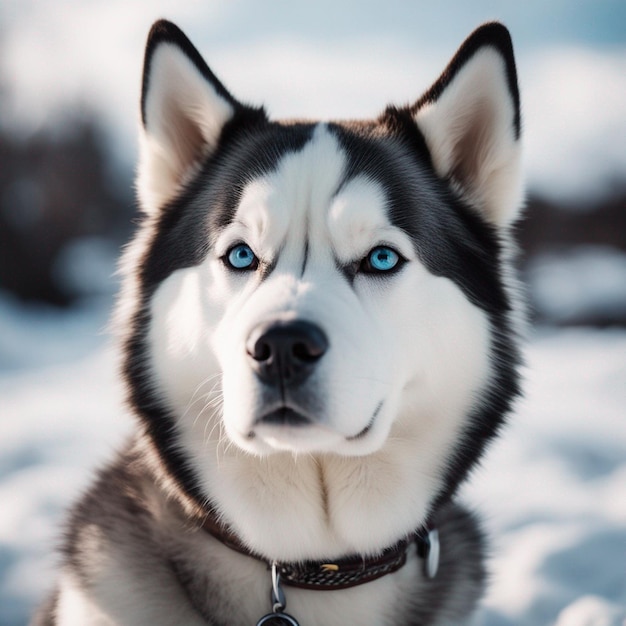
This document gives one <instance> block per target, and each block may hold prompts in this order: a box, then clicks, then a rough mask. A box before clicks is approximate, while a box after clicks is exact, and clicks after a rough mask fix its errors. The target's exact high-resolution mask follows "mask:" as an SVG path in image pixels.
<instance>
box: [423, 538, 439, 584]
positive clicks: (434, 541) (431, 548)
mask: <svg viewBox="0 0 626 626" xmlns="http://www.w3.org/2000/svg"><path fill="white" fill-rule="evenodd" d="M425 543H426V554H425V555H424V573H425V574H426V576H427V577H428V578H434V577H435V576H436V575H437V571H438V570H439V554H440V548H439V531H438V530H437V529H436V528H433V529H432V530H429V531H428V535H426V539H425Z"/></svg>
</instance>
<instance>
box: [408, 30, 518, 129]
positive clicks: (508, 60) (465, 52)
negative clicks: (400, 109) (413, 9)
mask: <svg viewBox="0 0 626 626" xmlns="http://www.w3.org/2000/svg"><path fill="white" fill-rule="evenodd" d="M482 48H494V49H495V50H496V51H497V52H498V53H499V54H500V55H501V56H502V59H503V60H504V64H505V71H506V80H507V86H508V89H509V95H510V96H511V100H512V103H513V110H514V114H513V129H514V132H515V139H519V138H520V134H521V114H520V96H519V87H518V84H517V69H516V67H515V56H514V54H513V43H512V41H511V35H510V33H509V31H508V30H507V28H506V27H505V26H503V25H502V24H500V23H499V22H489V23H487V24H483V25H482V26H480V27H479V28H477V29H476V30H475V31H474V32H473V33H472V34H471V35H470V36H469V37H468V38H467V39H466V40H465V41H464V42H463V44H462V45H461V47H460V48H459V50H458V52H457V53H456V54H455V55H454V57H453V58H452V60H451V61H450V63H449V64H448V66H447V67H446V69H445V70H444V71H443V73H442V74H441V76H440V77H439V79H438V80H437V81H436V82H435V84H434V85H433V86H432V87H431V88H430V89H429V90H428V91H427V92H426V93H425V94H424V95H423V96H422V97H421V98H420V99H419V100H418V102H417V103H416V104H415V106H413V107H412V108H411V111H412V113H413V115H415V114H416V113H417V111H419V110H420V109H421V108H422V107H423V106H424V105H426V104H429V103H431V102H436V101H437V100H438V99H439V96H441V94H442V93H443V92H444V91H445V89H446V87H447V86H448V85H449V84H450V83H451V82H452V80H453V79H454V77H455V76H456V75H457V73H458V72H459V70H460V69H462V68H463V66H464V65H465V64H466V63H467V62H468V61H469V60H470V59H471V58H472V57H473V56H474V55H475V54H476V53H477V52H478V51H479V50H481V49H482Z"/></svg>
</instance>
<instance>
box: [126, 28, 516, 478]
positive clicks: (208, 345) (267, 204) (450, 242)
mask: <svg viewBox="0 0 626 626" xmlns="http://www.w3.org/2000/svg"><path fill="white" fill-rule="evenodd" d="M141 112H142V122H143V125H142V133H141V160H140V166H139V177H138V192H139V199H140V204H141V208H142V210H143V211H144V213H145V214H146V218H145V221H144V224H143V227H142V229H141V231H140V233H139V235H138V237H137V240H136V243H135V245H134V246H133V247H132V248H131V251H130V252H129V254H128V255H127V260H126V273H127V285H126V294H125V297H124V301H125V302H128V301H131V305H130V313H129V314H128V318H129V319H130V325H129V334H128V336H127V338H126V348H127V354H128V357H127V361H126V373H127V377H128V379H129V380H130V384H131V390H132V399H133V403H134V404H135V406H136V407H137V409H138V411H139V413H140V415H142V416H143V417H144V418H145V421H146V424H147V426H148V431H149V433H150V434H151V436H152V437H153V438H154V439H159V440H160V442H159V445H160V448H161V450H166V451H169V452H167V453H166V454H170V455H172V456H176V455H178V454H181V453H180V450H181V449H183V448H184V449H185V450H186V451H190V450H191V454H192V456H193V458H194V461H193V463H192V465H197V464H198V463H200V464H201V463H202V462H203V461H202V458H203V455H211V454H212V452H210V451H207V450H209V449H212V448H213V447H214V445H213V443H211V442H217V441H218V440H219V439H220V438H222V441H226V442H228V443H232V444H234V449H235V450H243V451H246V452H249V453H252V454H254V455H271V454H274V453H283V452H285V451H287V452H289V453H296V454H297V453H311V454H317V453H321V454H337V455H341V456H344V457H345V456H348V457H350V456H360V455H368V454H372V453H375V452H377V451H379V450H381V449H383V448H384V447H385V445H387V444H388V442H390V441H401V440H407V441H408V440H411V441H419V442H420V443H419V448H418V449H417V450H415V454H416V455H422V457H423V459H424V467H425V468H427V467H428V468H430V467H431V466H435V465H438V467H437V471H441V469H442V468H441V466H442V464H445V465H446V468H447V469H449V468H450V467H451V466H452V465H454V463H456V464H457V465H458V468H457V469H458V472H459V473H460V474H462V473H463V472H464V471H466V469H467V467H468V466H469V465H470V464H471V461H472V460H473V459H474V458H475V457H476V456H477V455H478V454H479V452H480V448H481V446H482V444H478V445H477V449H476V450H475V451H473V452H471V453H468V452H467V451H465V450H464V446H463V445H461V444H458V442H459V441H462V440H463V437H470V436H471V433H472V432H474V434H475V435H476V433H478V432H479V431H480V432H481V436H483V435H484V438H485V439H487V438H488V436H490V435H491V434H493V432H494V431H495V429H496V427H497V425H498V423H499V421H500V420H501V418H502V413H503V412H504V410H505V409H506V408H507V407H508V403H509V401H510V398H511V397H512V396H513V395H514V394H515V391H516V382H515V380H516V379H515V374H514V366H515V361H516V358H517V357H516V352H515V349H514V348H513V347H512V346H511V345H509V341H511V342H512V339H510V337H511V329H510V313H511V303H510V296H511V294H510V292H509V290H508V288H507V285H506V284H505V282H504V279H503V275H504V273H505V272H504V270H503V264H504V263H506V258H505V257H506V254H504V253H503V241H505V240H506V235H507V232H508V229H509V226H510V224H511V223H512V221H513V220H514V219H515V217H516V215H517V211H518V208H519V205H520V198H521V191H520V189H521V187H520V175H519V162H520V148H519V141H518V139H519V134H520V121H519V102H518V93H517V85H516V77H515V66H514V62H513V56H512V50H511V44H510V39H509V36H508V33H507V31H506V29H505V28H504V27H502V26H501V25H498V24H488V25H485V26H483V27H481V28H480V29H479V30H477V31H476V32H475V33H474V34H473V35H472V36H471V37H470V38H469V39H468V40H467V41H466V42H465V43H464V44H463V46H462V47H461V49H460V50H459V52H458V53H457V55H456V56H455V57H454V59H453V60H452V62H451V63H450V65H449V66H448V68H447V69H446V70H445V72H444V73H443V75H442V76H441V77H440V78H439V80H438V81H437V82H436V83H435V84H434V85H433V87H432V88H431V89H430V90H429V91H428V92H427V93H426V94H425V95H424V96H423V97H422V98H421V99H420V100H418V101H417V102H416V103H415V104H414V105H412V106H407V107H404V108H396V107H389V108H388V109H387V110H386V111H385V112H384V113H383V114H382V115H381V116H380V117H378V118H377V119H374V120H371V121H361V122H349V123H348V122H346V123H343V122H337V123H335V122H332V123H331V122H329V123H308V122H306V123H305V122H291V121H290V122H280V121H278V122H275V121H270V120H269V119H268V118H267V116H266V114H265V112H264V111H263V110H262V109H255V108H252V107H249V106H246V105H243V104H241V103H240V102H238V101H237V100H235V99H234V98H233V97H232V96H231V95H230V93H229V92H228V91H227V90H226V89H225V88H224V86H223V85H222V84H221V83H220V82H219V81H218V80H217V78H216V77H215V76H214V75H213V73H212V72H211V70H210V69H209V68H208V67H207V66H206V65H205V63H204V61H203V60H202V58H201V57H200V55H199V54H198V52H197V51H196V50H195V48H193V47H192V45H191V44H190V43H189V41H188V40H187V38H186V37H185V36H184V35H183V34H182V33H181V32H180V31H179V30H178V29H177V28H176V27H175V26H174V25H172V24H170V23H168V22H158V23H157V24H155V26H154V27H153V29H152V31H151V33H150V37H149V40H148V45H147V50H146V58H145V68H144V78H143V94H142V108H141ZM507 354H508V356H507ZM216 445H217V444H216ZM445 459H448V460H445ZM450 459H452V460H450ZM186 460H188V459H186ZM429 464H430V465H429ZM172 465H175V464H174V463H172ZM180 465H181V466H185V464H184V463H183V464H180ZM188 466H189V464H188V463H187V465H186V467H188ZM185 471H186V470H185ZM424 471H426V469H425V470H424ZM429 471H430V470H429ZM181 472H182V473H184V472H183V470H179V473H181ZM181 475H182V474H181Z"/></svg>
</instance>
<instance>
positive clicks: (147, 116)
mask: <svg viewBox="0 0 626 626" xmlns="http://www.w3.org/2000/svg"><path fill="white" fill-rule="evenodd" d="M242 108H243V106H242V105H240V104H239V103H238V102H237V101H236V100H235V99H234V98H233V97H232V96H231V95H230V94H229V93H228V91H227V90H226V89H225V88H224V86H223V85H222V84H221V83H220V82H219V80H218V79H217V78H216V77H215V75H214V74H213V72H211V70H210V69H209V67H208V66H207V64H206V63H205V62H204V60H203V59H202V57H201V56H200V53H199V52H198V51H197V50H196V48H194V46H193V45H192V43H191V42H190V41H189V39H187V37H186V36H185V34H184V33H183V32H182V31H181V30H180V29H179V28H178V27H177V26H175V25H174V24H172V23H171V22H168V21H166V20H160V21H158V22H156V23H155V24H154V25H153V26H152V29H151V30H150V34H149V35H148V42H147V44H146V53H145V59H144V69H143V80H142V93H141V120H142V132H141V137H140V159H139V170H138V178H137V188H138V193H139V200H140V204H141V206H142V208H143V209H144V210H146V211H151V210H153V209H155V208H158V207H160V206H162V205H163V204H164V203H166V202H167V201H168V200H170V199H171V198H172V197H173V196H174V195H175V194H176V192H177V191H178V190H179V189H180V187H181V185H183V184H184V183H185V182H186V181H187V180H188V179H189V177H190V176H191V175H192V174H193V173H194V171H195V168H196V167H197V166H198V164H199V163H201V162H202V160H204V159H205V158H206V157H207V156H209V155H210V154H211V153H212V152H213V151H214V150H215V148H216V146H217V144H218V142H219V138H220V135H221V132H222V130H223V128H224V126H225V124H227V123H228V122H229V121H230V120H231V119H232V118H233V117H234V115H235V113H236V112H237V111H238V110H239V109H242Z"/></svg>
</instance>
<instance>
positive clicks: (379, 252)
mask: <svg viewBox="0 0 626 626" xmlns="http://www.w3.org/2000/svg"><path fill="white" fill-rule="evenodd" d="M399 262H400V255H399V254H398V253H397V252H396V251H395V250H392V249H391V248H388V247H387V246H378V247H377V248H374V249H373V250H372V251H371V252H370V253H369V254H368V255H367V257H366V258H365V259H363V270H364V271H366V272H370V273H374V272H389V271H390V270H392V269H394V268H395V267H396V266H397V265H398V263H399Z"/></svg>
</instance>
